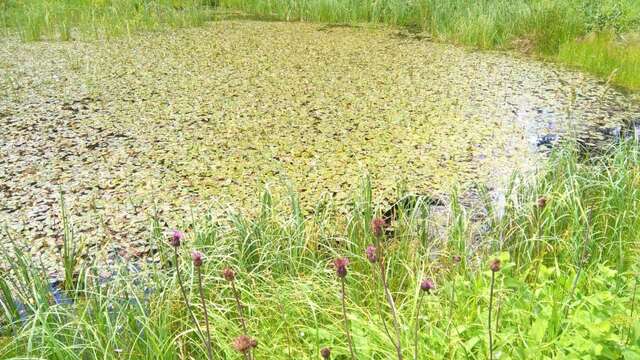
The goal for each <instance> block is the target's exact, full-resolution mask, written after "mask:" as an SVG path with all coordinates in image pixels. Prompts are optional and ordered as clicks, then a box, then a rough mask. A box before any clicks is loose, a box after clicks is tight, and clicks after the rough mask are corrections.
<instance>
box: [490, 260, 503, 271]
mask: <svg viewBox="0 0 640 360" xmlns="http://www.w3.org/2000/svg"><path fill="white" fill-rule="evenodd" d="M489 268H490V269H491V271H493V272H498V271H500V259H493V260H491V263H490V264H489Z"/></svg>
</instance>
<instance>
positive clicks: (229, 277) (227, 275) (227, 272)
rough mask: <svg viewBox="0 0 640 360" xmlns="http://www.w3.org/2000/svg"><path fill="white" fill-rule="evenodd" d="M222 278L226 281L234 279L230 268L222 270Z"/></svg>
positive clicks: (234, 275)
mask: <svg viewBox="0 0 640 360" xmlns="http://www.w3.org/2000/svg"><path fill="white" fill-rule="evenodd" d="M222 276H223V277H224V279H225V280H227V281H233V280H234V279H235V278H236V273H235V272H234V271H233V270H232V269H231V268H225V269H224V270H222Z"/></svg>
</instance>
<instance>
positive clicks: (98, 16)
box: [0, 0, 213, 41]
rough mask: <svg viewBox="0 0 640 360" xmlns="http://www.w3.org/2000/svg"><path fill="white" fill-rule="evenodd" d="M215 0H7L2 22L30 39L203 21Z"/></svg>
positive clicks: (3, 4)
mask: <svg viewBox="0 0 640 360" xmlns="http://www.w3.org/2000/svg"><path fill="white" fill-rule="evenodd" d="M211 1H213V0H154V1H146V0H35V1H31V0H30V1H22V0H2V1H0V27H4V28H5V29H6V31H7V32H8V33H9V34H11V33H14V32H17V33H18V34H19V36H20V37H21V38H23V39H24V40H28V41H34V40H43V39H60V40H71V39H75V38H79V37H110V36H116V35H122V34H128V33H130V32H132V31H140V30H154V29H159V28H165V27H168V26H170V27H184V26H193V25H199V24H202V23H203V22H204V21H205V20H207V19H208V18H210V12H209V10H210V6H209V4H210V3H211Z"/></svg>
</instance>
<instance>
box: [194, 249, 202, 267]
mask: <svg viewBox="0 0 640 360" xmlns="http://www.w3.org/2000/svg"><path fill="white" fill-rule="evenodd" d="M203 258H204V255H203V254H202V253H201V252H200V251H193V252H192V253H191V260H193V266H195V267H200V266H202V259H203Z"/></svg>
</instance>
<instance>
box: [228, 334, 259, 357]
mask: <svg viewBox="0 0 640 360" xmlns="http://www.w3.org/2000/svg"><path fill="white" fill-rule="evenodd" d="M257 346H258V342H257V341H256V340H255V339H252V338H250V337H248V336H247V335H240V336H238V337H237V338H236V339H235V340H233V348H234V349H236V350H237V351H238V352H241V353H243V354H246V353H247V352H249V351H251V349H253V348H254V347H257Z"/></svg>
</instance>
